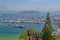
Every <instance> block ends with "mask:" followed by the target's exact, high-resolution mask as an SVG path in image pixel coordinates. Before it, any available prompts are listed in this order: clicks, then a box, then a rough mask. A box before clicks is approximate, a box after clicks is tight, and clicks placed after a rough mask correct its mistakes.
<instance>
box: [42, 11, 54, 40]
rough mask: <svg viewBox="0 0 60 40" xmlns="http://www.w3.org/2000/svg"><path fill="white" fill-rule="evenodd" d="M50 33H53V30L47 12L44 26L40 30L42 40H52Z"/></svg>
mask: <svg viewBox="0 0 60 40" xmlns="http://www.w3.org/2000/svg"><path fill="white" fill-rule="evenodd" d="M52 33H53V28H52V25H51V19H50V15H49V12H48V13H47V17H46V22H45V26H44V28H43V30H42V40H54V38H53V36H52Z"/></svg>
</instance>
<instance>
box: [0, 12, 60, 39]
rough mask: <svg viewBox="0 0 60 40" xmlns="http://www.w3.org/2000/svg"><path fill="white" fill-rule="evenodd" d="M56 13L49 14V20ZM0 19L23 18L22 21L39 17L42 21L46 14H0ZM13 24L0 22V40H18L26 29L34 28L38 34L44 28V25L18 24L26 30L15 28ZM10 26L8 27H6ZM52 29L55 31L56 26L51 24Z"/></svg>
mask: <svg viewBox="0 0 60 40" xmlns="http://www.w3.org/2000/svg"><path fill="white" fill-rule="evenodd" d="M55 14H56V13H50V16H51V18H52V17H53V16H54V15H55ZM0 15H2V16H0V19H1V18H3V19H4V18H7V19H12V20H15V19H18V18H21V19H22V17H24V20H26V19H28V18H30V17H32V18H33V17H37V16H38V17H41V18H42V19H45V18H46V13H16V14H12V13H11V14H0ZM57 15H59V13H58V14H57ZM16 24H17V23H14V24H7V23H4V22H3V21H2V20H0V40H18V37H19V36H20V34H21V32H23V31H24V30H26V29H28V28H34V29H35V30H36V31H37V32H40V31H41V30H42V28H43V27H44V24H34V23H18V24H19V25H25V26H26V28H15V25H16ZM6 25H10V26H6ZM53 28H54V29H56V28H57V25H55V24H53Z"/></svg>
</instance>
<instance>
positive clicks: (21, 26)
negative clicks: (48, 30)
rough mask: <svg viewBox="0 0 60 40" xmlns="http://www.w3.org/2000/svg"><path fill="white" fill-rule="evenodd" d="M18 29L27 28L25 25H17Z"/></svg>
mask: <svg viewBox="0 0 60 40" xmlns="http://www.w3.org/2000/svg"><path fill="white" fill-rule="evenodd" d="M16 28H25V26H24V25H22V26H20V25H17V24H16Z"/></svg>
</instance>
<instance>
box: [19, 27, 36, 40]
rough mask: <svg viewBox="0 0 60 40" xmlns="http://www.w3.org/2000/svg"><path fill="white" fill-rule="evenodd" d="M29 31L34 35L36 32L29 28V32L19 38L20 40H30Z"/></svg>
mask: <svg viewBox="0 0 60 40" xmlns="http://www.w3.org/2000/svg"><path fill="white" fill-rule="evenodd" d="M27 31H29V32H32V33H34V32H35V30H34V29H33V28H29V29H28V30H25V31H24V32H23V33H22V34H21V35H20V36H19V40H29V38H28V33H27Z"/></svg>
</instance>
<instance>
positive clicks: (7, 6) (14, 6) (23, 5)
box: [0, 0, 60, 12]
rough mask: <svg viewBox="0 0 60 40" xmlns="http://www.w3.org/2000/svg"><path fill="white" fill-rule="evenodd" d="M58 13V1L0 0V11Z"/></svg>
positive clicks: (59, 2)
mask: <svg viewBox="0 0 60 40" xmlns="http://www.w3.org/2000/svg"><path fill="white" fill-rule="evenodd" d="M24 10H25V11H29V10H36V11H60V0H0V11H1V12H3V11H24Z"/></svg>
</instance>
